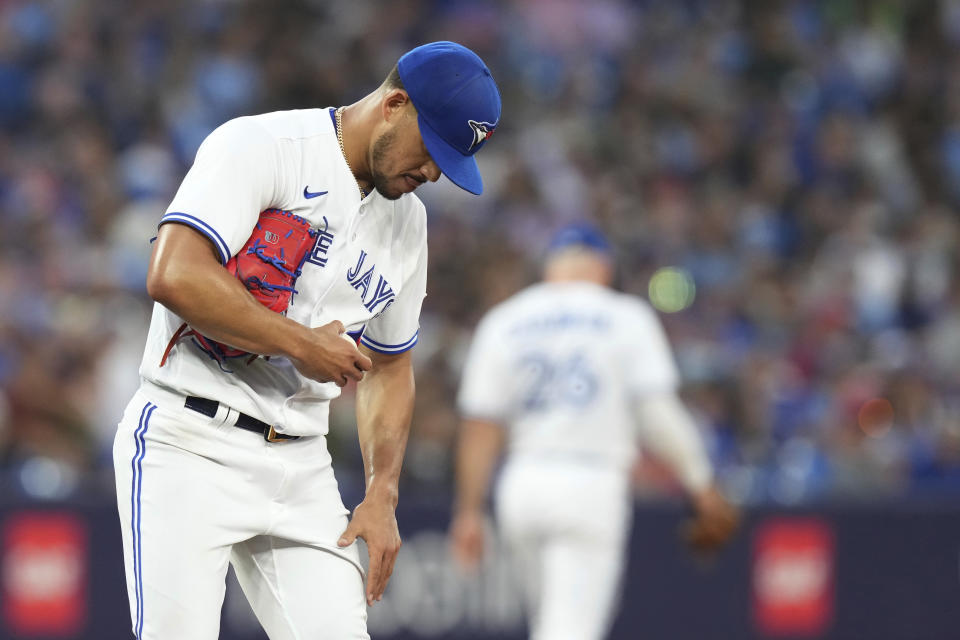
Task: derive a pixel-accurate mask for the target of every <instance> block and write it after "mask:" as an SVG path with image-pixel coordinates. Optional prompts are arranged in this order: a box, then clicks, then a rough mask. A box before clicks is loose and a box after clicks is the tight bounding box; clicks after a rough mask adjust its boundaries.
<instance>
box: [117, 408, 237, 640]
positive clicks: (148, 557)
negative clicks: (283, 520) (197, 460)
mask: <svg viewBox="0 0 960 640" xmlns="http://www.w3.org/2000/svg"><path fill="white" fill-rule="evenodd" d="M165 419H168V418H165V417H164V416H162V415H161V414H160V413H158V411H157V409H156V407H155V405H153V404H151V403H149V402H146V401H145V400H143V401H141V402H140V403H139V405H134V403H131V405H130V406H129V407H128V409H127V412H126V413H125V415H124V418H123V420H122V421H121V423H120V425H119V427H118V429H117V435H116V438H115V441H114V449H113V455H114V472H115V478H116V486H117V507H118V511H119V515H120V527H121V533H122V540H123V556H124V568H125V572H126V580H127V595H128V597H129V602H130V615H131V619H132V624H133V630H134V634H135V635H136V636H137V637H138V638H141V639H143V640H146V639H150V638H164V639H166V638H178V639H186V640H213V639H214V638H216V637H217V634H218V632H219V625H220V608H221V605H222V603H223V596H224V590H225V586H224V578H225V576H226V570H227V562H228V559H229V546H228V545H215V544H212V542H211V541H212V539H213V537H214V535H213V531H210V530H208V529H210V525H209V523H207V522H204V521H203V520H201V519H197V518H193V517H187V514H188V513H189V512H196V511H197V510H198V508H197V507H196V505H194V506H193V507H191V506H190V505H191V504H192V503H193V502H195V501H197V500H200V499H202V498H201V497H200V496H201V494H202V493H203V488H202V485H195V486H192V487H188V486H187V485H189V484H191V483H192V480H191V478H190V474H189V473H184V472H183V471H182V470H181V469H180V468H178V467H179V466H180V465H179V464H178V462H179V460H180V459H181V458H182V457H183V456H185V455H189V454H188V453H187V452H184V451H183V450H181V449H178V448H176V447H171V446H170V445H169V444H168V443H166V442H164V438H163V437H162V433H163V432H164V427H165V425H164V420H165ZM158 434H159V435H160V437H159V438H158V437H157V436H158ZM188 488H189V489H190V490H187V489H188ZM181 508H183V509H184V510H185V511H183V512H180V511H179V509H181ZM178 513H179V514H180V515H178Z"/></svg>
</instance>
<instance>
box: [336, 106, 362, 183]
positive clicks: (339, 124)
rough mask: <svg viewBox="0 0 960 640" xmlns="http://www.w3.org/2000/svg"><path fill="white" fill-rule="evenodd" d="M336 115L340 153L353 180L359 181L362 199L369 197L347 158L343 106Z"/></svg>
mask: <svg viewBox="0 0 960 640" xmlns="http://www.w3.org/2000/svg"><path fill="white" fill-rule="evenodd" d="M334 115H335V117H336V119H337V142H339V143H340V153H342V154H343V161H344V162H346V163H347V169H350V175H352V176H353V180H354V181H355V182H356V183H357V189H360V199H361V200H362V199H363V198H366V197H367V192H366V191H364V190H363V187H361V186H360V181H359V180H357V176H356V175H354V173H353V167H351V166H350V161H349V160H347V152H346V150H345V149H344V148H343V107H338V108H337V110H336V111H335V112H334Z"/></svg>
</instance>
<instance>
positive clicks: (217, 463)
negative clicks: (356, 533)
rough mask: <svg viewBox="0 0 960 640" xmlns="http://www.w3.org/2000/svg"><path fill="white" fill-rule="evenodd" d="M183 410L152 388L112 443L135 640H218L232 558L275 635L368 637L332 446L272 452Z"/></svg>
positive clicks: (221, 423) (306, 443)
mask: <svg viewBox="0 0 960 640" xmlns="http://www.w3.org/2000/svg"><path fill="white" fill-rule="evenodd" d="M183 402H184V398H183V397H182V396H177V395H176V394H172V393H167V392H160V391H159V390H157V389H153V388H151V389H150V390H149V394H148V393H147V392H145V390H144V389H141V390H140V391H138V392H137V394H136V395H135V396H134V397H133V399H132V400H131V402H130V404H129V405H128V406H127V409H126V412H125V413H124V416H123V419H122V421H121V422H120V425H119V428H118V431H117V435H116V439H115V442H114V451H113V455H114V468H115V472H116V482H117V501H118V508H119V512H120V524H121V527H122V532H123V552H124V561H125V568H126V578H127V593H128V596H129V599H130V614H131V618H132V621H133V631H134V635H135V636H136V637H137V638H138V639H140V640H152V639H160V640H170V639H171V638H177V640H213V639H215V638H217V637H218V634H219V629H220V610H221V607H222V604H223V597H224V592H225V577H226V572H227V563H228V562H229V563H231V564H232V565H233V567H234V571H235V572H236V575H237V578H238V579H239V582H240V585H241V586H242V587H243V591H244V593H245V594H246V597H247V599H248V600H249V601H250V604H251V606H252V608H253V610H254V612H255V613H256V615H257V618H258V619H259V620H260V623H261V624H262V625H263V627H264V629H265V630H266V632H267V634H268V635H269V637H270V638H271V640H306V639H308V638H309V639H310V640H315V639H321V638H329V639H330V640H344V639H354V638H363V639H368V638H369V636H368V634H367V630H366V620H367V607H366V600H365V597H364V588H363V575H362V573H361V571H362V570H361V567H360V563H359V555H358V551H357V545H356V543H354V544H353V545H351V546H350V547H348V548H347V549H339V548H338V547H337V546H336V541H337V539H338V538H339V536H340V534H341V533H342V532H343V530H344V529H345V528H346V526H347V514H348V511H347V510H346V509H345V508H344V506H343V503H342V501H341V499H340V494H339V490H338V488H337V482H336V479H335V478H334V474H333V469H332V467H331V461H330V454H329V453H328V451H327V447H326V441H325V438H323V437H320V436H318V437H310V438H301V439H299V440H296V441H292V442H282V443H268V442H266V441H265V440H264V438H263V437H262V436H259V435H257V434H256V433H252V432H249V431H245V430H243V429H240V428H237V427H235V426H233V425H232V424H228V423H227V422H226V419H227V415H228V412H227V411H225V410H223V408H222V407H221V410H220V411H218V413H217V416H216V417H215V418H212V419H211V418H208V417H206V416H204V415H202V414H199V413H196V412H194V411H192V410H190V409H186V408H184V406H183Z"/></svg>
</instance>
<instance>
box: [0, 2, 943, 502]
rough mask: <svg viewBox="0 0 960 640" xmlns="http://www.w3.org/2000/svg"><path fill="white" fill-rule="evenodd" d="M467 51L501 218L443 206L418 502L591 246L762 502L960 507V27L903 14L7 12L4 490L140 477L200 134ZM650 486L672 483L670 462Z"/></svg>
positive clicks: (423, 371) (439, 188)
mask: <svg viewBox="0 0 960 640" xmlns="http://www.w3.org/2000/svg"><path fill="white" fill-rule="evenodd" d="M437 39H451V40H457V41H460V42H462V43H464V44H466V45H468V46H470V47H471V48H473V49H474V50H476V51H477V52H478V53H480V55H481V56H482V57H483V58H484V59H485V60H486V61H487V63H488V64H489V65H490V67H491V68H492V70H493V72H494V76H495V77H496V78H497V80H498V82H499V84H500V87H501V91H502V94H503V98H504V109H503V114H504V115H503V121H502V125H501V126H500V127H499V128H498V129H497V134H496V136H495V137H494V139H493V140H492V141H491V143H490V144H489V145H488V146H487V149H486V150H485V151H484V153H482V154H480V156H479V158H480V163H481V168H482V171H483V173H484V176H485V182H486V192H485V194H484V195H483V196H482V197H480V198H473V197H471V196H469V195H468V194H465V193H463V192H460V191H459V190H458V189H456V188H454V187H453V186H452V185H450V184H449V183H446V184H443V181H441V183H440V184H438V185H428V186H426V187H424V188H423V189H421V190H420V191H421V192H422V194H421V197H422V198H423V199H424V201H425V202H426V204H427V207H428V217H429V224H430V231H429V232H430V251H431V255H430V275H429V285H428V291H429V295H428V298H427V300H426V302H425V308H424V313H423V318H422V329H421V342H420V344H419V345H418V347H417V348H416V351H415V357H416V361H417V370H418V374H417V375H418V400H417V408H416V414H415V418H414V426H413V434H412V438H411V442H410V446H409V452H408V458H407V462H406V471H405V473H406V476H407V482H409V483H411V484H414V485H416V486H417V487H418V488H420V489H422V490H430V489H437V490H442V489H443V488H444V487H446V486H447V483H448V481H449V478H450V474H451V468H450V465H451V455H450V454H451V451H452V445H453V442H454V439H455V437H456V426H457V419H456V414H455V409H454V406H453V398H454V395H455V391H456V384H457V380H458V376H459V368H460V366H461V362H462V358H463V355H464V352H465V349H466V347H467V345H468V341H469V339H470V332H471V330H472V328H473V325H474V323H475V322H476V320H477V319H478V317H479V316H480V314H481V313H482V312H483V311H485V310H486V309H487V308H489V306H490V305H492V304H494V303H496V302H498V301H500V300H502V299H503V298H504V297H506V296H507V295H509V294H510V293H513V292H514V291H516V290H517V289H519V288H520V287H522V286H524V285H526V284H528V283H530V282H532V281H533V280H534V279H535V278H536V277H537V263H538V260H539V258H540V254H541V251H542V249H543V247H544V245H545V242H546V240H547V238H549V236H550V234H551V232H552V231H553V229H555V228H556V227H557V226H558V225H560V224H561V223H564V222H568V221H572V220H577V219H583V218H589V219H593V220H595V221H596V222H597V223H599V224H600V225H601V226H602V227H603V228H605V229H606V230H607V231H608V232H609V233H610V234H611V236H612V237H613V238H614V240H615V243H616V245H617V249H618V254H619V258H620V276H619V286H620V287H621V288H622V289H624V290H625V291H628V292H632V293H636V294H638V295H642V296H644V297H649V298H650V299H651V300H653V302H654V303H655V304H656V305H657V306H658V307H659V308H660V309H661V311H663V312H664V313H662V314H661V317H662V318H663V320H664V323H665V325H666V326H667V329H668V332H669V334H670V336H671V338H672V341H673V344H674V347H675V350H676V355H677V358H678V362H679V364H680V366H681V371H682V373H683V376H684V379H685V381H686V385H685V390H684V394H685V398H686V399H687V400H688V402H689V404H690V406H691V408H692V409H693V410H694V411H695V412H696V415H697V417H698V419H699V421H700V423H701V425H702V427H703V429H704V431H705V433H706V434H707V436H708V439H709V442H710V445H711V453H712V455H713V457H714V460H715V461H716V463H717V465H718V469H719V473H720V475H721V478H722V482H723V485H724V486H725V487H726V488H727V490H728V491H729V492H730V493H731V495H732V496H734V497H735V498H737V499H739V500H742V501H744V502H748V503H756V502H765V501H775V502H781V503H787V504H793V503H804V502H809V501H815V500H821V499H846V498H857V499H859V498H864V499H870V498H875V497H880V496H889V495H909V496H927V495H934V494H937V493H942V492H944V491H954V490H956V489H960V376H958V372H960V306H958V302H960V280H958V278H957V275H956V274H957V260H958V256H957V251H956V249H955V248H956V247H957V246H958V239H960V238H958V235H960V228H958V215H957V210H958V206H960V2H956V1H950V2H947V1H944V2H939V3H936V2H923V3H912V2H908V1H907V0H901V1H896V0H889V1H874V2H857V1H854V0H830V1H826V0H823V1H820V2H814V1H794V2H779V3H768V2H763V1H761V0H754V1H751V2H733V1H728V0H686V1H683V2H678V1H675V0H593V1H590V2H587V1H586V0H583V1H580V0H501V1H499V2H483V3H480V2H469V1H467V0H435V1H432V2H431V1H428V0H398V1H395V2H389V3H386V2H384V3H367V2H359V1H357V0H332V1H326V0H312V1H311V0H299V1H294V2H284V3H272V2H268V1H267V0H262V1H257V2H240V1H236V2H233V1H227V0H222V1H214V0H209V1H203V2H187V1H179V0H178V1H170V2H152V1H146V0H123V1H121V0H91V1H89V2H71V1H69V0H47V1H29V0H10V1H8V2H4V3H2V4H0V149H2V153H0V243H2V250H0V309H2V311H0V390H2V394H0V469H2V470H3V472H4V477H5V478H6V479H7V480H8V481H11V480H12V481H15V483H16V486H19V487H22V488H23V489H25V490H27V491H28V492H29V493H31V494H34V495H51V496H52V495H58V494H59V493H63V492H67V491H69V490H70V488H71V487H74V486H76V482H86V481H88V480H89V479H90V478H98V477H101V478H102V477H109V474H110V473H112V471H111V470H110V464H111V463H110V460H111V456H110V448H111V445H112V436H113V431H114V428H115V425H116V422H117V420H118V419H119V416H120V413H121V410H122V408H123V406H124V405H125V403H126V401H127V400H128V398H129V397H130V395H131V393H132V391H133V390H134V389H135V388H136V386H137V379H136V368H137V366H138V363H139V359H140V354H141V351H142V347H143V338H144V336H145V333H146V327H147V322H148V314H149V304H148V301H147V298H146V294H145V290H144V276H145V271H146V261H147V258H148V255H149V243H148V241H149V239H150V238H151V237H152V236H153V235H155V225H156V222H157V220H158V219H159V217H160V215H161V214H162V213H163V211H164V209H165V207H166V205H167V203H168V202H169V200H170V198H171V196H172V194H173V193H174V191H175V189H176V187H177V185H178V183H179V179H180V178H181V177H182V175H183V174H184V173H185V171H186V169H187V168H188V167H189V165H190V163H191V161H192V157H193V154H194V152H195V151H196V148H197V147H198V145H199V144H200V141H201V140H202V139H203V137H204V136H205V135H206V134H207V133H209V132H210V131H211V130H212V129H213V128H214V127H216V126H217V125H218V124H220V123H221V122H223V121H225V120H227V119H229V118H231V117H234V116H237V115H242V114H250V113H257V112H263V111H271V110H276V109H287V108H308V107H322V106H336V105H340V104H348V103H350V102H353V101H354V100H356V99H358V98H359V97H361V96H362V95H364V94H365V93H366V92H367V91H368V90H369V89H371V88H372V87H373V86H375V85H376V84H378V83H379V82H380V80H381V79H382V78H383V77H384V76H385V75H386V72H387V71H388V70H389V68H390V67H391V66H392V64H393V63H394V62H395V60H396V58H397V57H398V56H399V55H400V54H401V53H403V52H404V51H405V50H407V49H409V48H410V47H412V46H415V45H417V44H420V43H422V42H426V41H430V40H437ZM954 63H957V64H956V65H955V64H954ZM639 364H641V365H642V363H639ZM347 395H349V393H348V394H347ZM351 416H352V405H351V403H350V402H349V401H338V402H337V403H336V404H335V406H334V413H333V418H334V420H333V422H334V425H333V432H332V434H331V442H332V445H333V446H334V448H335V450H336V451H340V452H341V453H344V454H346V455H342V456H341V458H342V459H341V460H340V461H339V462H338V465H339V467H338V468H339V469H340V471H339V473H340V475H341V476H343V475H344V474H349V471H348V468H349V467H350V465H355V466H356V467H357V470H359V456H358V455H353V454H354V451H353V450H352V449H351V447H355V445H353V444H351V443H352V442H353V441H354V440H355V435H354V433H353V432H352V417H351ZM584 428H589V425H584ZM637 478H638V483H640V484H642V485H644V486H653V487H656V488H657V490H659V488H663V486H664V480H662V478H661V474H660V473H659V472H658V471H657V469H656V467H655V466H649V465H645V466H641V467H640V468H639V469H638V472H637ZM104 482H106V483H107V484H108V485H109V484H110V482H112V481H110V480H109V479H108V480H105V481H104Z"/></svg>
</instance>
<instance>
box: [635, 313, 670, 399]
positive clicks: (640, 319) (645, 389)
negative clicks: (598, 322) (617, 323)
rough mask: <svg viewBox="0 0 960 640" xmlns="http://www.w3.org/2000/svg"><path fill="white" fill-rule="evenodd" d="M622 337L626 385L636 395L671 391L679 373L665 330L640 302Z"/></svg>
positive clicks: (653, 314)
mask: <svg viewBox="0 0 960 640" xmlns="http://www.w3.org/2000/svg"><path fill="white" fill-rule="evenodd" d="M636 311H637V312H636V314H635V316H634V318H633V319H632V321H631V323H630V331H629V332H628V335H627V337H626V338H625V340H626V341H627V345H629V346H628V347H627V348H626V349H625V352H626V358H625V360H624V361H625V362H626V365H627V373H626V376H627V380H628V382H629V387H630V388H631V390H632V392H633V393H634V395H636V396H644V395H647V394H657V393H664V392H673V391H675V390H676V389H677V387H678V385H679V381H680V375H679V372H678V371H677V365H676V362H675V360H674V357H673V352H672V350H671V348H670V343H669V341H668V339H667V334H666V331H664V328H663V325H662V324H661V323H660V319H659V318H658V317H657V316H656V314H655V312H654V311H653V310H652V309H650V308H649V307H647V306H644V305H639V306H638V307H637V310H636Z"/></svg>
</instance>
